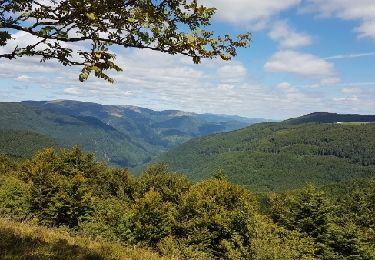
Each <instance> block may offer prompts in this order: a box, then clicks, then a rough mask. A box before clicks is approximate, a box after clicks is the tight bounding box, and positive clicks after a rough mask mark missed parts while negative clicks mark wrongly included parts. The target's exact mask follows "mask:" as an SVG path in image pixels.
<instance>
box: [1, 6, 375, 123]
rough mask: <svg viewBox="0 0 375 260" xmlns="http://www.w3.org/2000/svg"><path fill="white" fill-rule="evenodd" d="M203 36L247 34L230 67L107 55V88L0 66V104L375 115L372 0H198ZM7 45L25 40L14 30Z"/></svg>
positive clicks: (149, 54) (28, 67)
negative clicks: (114, 65)
mask: <svg viewBox="0 0 375 260" xmlns="http://www.w3.org/2000/svg"><path fill="white" fill-rule="evenodd" d="M198 2H201V3H202V4H205V5H209V6H215V7H216V8H217V13H216V14H215V16H214V18H213V20H212V25H211V27H210V29H211V30H213V31H215V32H216V33H219V34H226V33H229V34H231V35H236V34H240V33H244V32H247V31H249V32H251V33H252V43H251V45H250V47H249V48H246V49H241V50H239V51H238V56H237V57H235V58H234V59H233V60H232V61H230V62H224V61H221V60H219V59H214V60H204V61H203V62H202V63H201V64H199V65H195V64H193V62H192V61H191V60H190V59H189V58H187V57H184V56H180V55H174V56H170V55H166V54H161V53H158V52H153V51H149V50H138V49H116V52H117V62H118V63H119V64H120V66H121V67H122V68H123V69H124V71H123V72H119V73H116V74H113V76H114V78H115V80H116V82H115V83H114V84H109V83H106V82H104V81H103V80H97V79H95V78H93V77H92V78H90V79H89V81H87V82H85V83H81V82H79V81H78V74H79V68H74V67H64V66H62V65H59V64H57V63H55V62H50V61H49V62H46V63H40V62H39V59H37V58H21V59H18V60H13V61H8V60H5V59H1V60H0V101H22V100H54V99H71V100H79V101H90V102H97V103H101V104H113V105H135V106H141V107H146V108H151V109H155V110H166V109H178V110H183V111H189V112H197V113H216V114H231V115H241V116H246V117H264V118H270V119H286V118H290V117H296V116H300V115H303V114H308V113H312V112H317V111H319V112H321V111H326V112H336V113H356V114H374V113H375V70H374V68H375V0H356V1H353V0H283V1H280V0H262V1H259V0H230V1H228V0H215V1H214V0H211V1H210V0H201V1H198ZM13 38H14V39H13V40H12V42H11V43H10V44H9V45H7V46H4V47H0V53H5V52H6V51H7V50H9V48H10V47H11V46H15V45H17V44H18V45H19V46H22V44H23V45H25V44H26V43H28V42H30V37H29V35H27V34H26V33H20V32H17V33H15V34H14V35H13Z"/></svg>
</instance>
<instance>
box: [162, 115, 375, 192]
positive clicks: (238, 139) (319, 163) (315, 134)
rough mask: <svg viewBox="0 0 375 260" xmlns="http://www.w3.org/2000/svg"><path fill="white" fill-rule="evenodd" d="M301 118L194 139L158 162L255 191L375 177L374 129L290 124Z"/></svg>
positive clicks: (196, 177) (193, 175) (368, 126)
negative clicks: (220, 175)
mask: <svg viewBox="0 0 375 260" xmlns="http://www.w3.org/2000/svg"><path fill="white" fill-rule="evenodd" d="M331 116H332V115H330V116H329V117H331ZM349 117H350V121H351V122H353V120H354V122H355V118H354V117H352V116H349ZM304 118H306V117H302V118H301V119H294V120H293V122H294V123H293V124H291V120H286V121H284V122H281V123H261V124H256V125H253V126H250V127H248V128H245V129H240V130H237V131H232V132H229V133H221V134H216V135H210V136H206V137H201V138H195V139H192V140H190V141H188V142H186V143H185V144H183V145H180V146H178V147H176V148H175V149H172V150H171V151H169V152H167V153H165V154H163V155H162V156H161V157H160V158H159V159H158V161H164V162H167V163H168V164H169V165H170V167H171V169H172V170H174V171H178V172H182V173H185V174H187V175H188V176H189V177H191V178H192V179H194V180H202V179H205V178H208V177H209V176H210V175H212V174H217V173H224V174H226V175H227V177H228V179H229V180H230V181H233V182H235V183H238V184H241V185H245V186H246V187H248V188H250V189H251V190H256V191H281V190H289V189H295V188H299V187H302V186H304V185H305V184H306V183H309V182H311V183H315V184H318V185H325V184H328V183H335V182H339V181H343V180H348V179H355V178H369V177H375V124H373V123H371V124H360V123H353V124H352V123H350V124H349V123H348V124H337V123H324V124H322V123H309V124H299V125H296V124H295V122H296V121H298V120H300V121H304ZM335 118H336V119H339V118H340V119H343V118H345V116H341V115H339V116H336V117H335ZM348 120H349V119H348ZM366 120H369V117H367V118H366Z"/></svg>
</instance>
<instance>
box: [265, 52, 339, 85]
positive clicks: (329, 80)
mask: <svg viewBox="0 0 375 260" xmlns="http://www.w3.org/2000/svg"><path fill="white" fill-rule="evenodd" d="M264 68H265V69H266V71H269V72H284V73H292V74H296V75H300V76H307V77H309V78H312V79H318V80H319V81H320V83H321V84H335V83H338V82H339V81H340V79H339V77H338V76H337V72H336V70H335V67H334V65H333V64H332V63H329V62H327V61H326V60H324V59H321V58H319V57H317V56H314V55H311V54H306V53H301V52H296V51H289V50H287V51H279V52H277V53H275V54H274V55H273V56H272V57H271V58H270V59H269V60H268V61H267V62H266V64H265V65H264Z"/></svg>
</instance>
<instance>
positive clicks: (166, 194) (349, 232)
mask: <svg viewBox="0 0 375 260" xmlns="http://www.w3.org/2000/svg"><path fill="white" fill-rule="evenodd" d="M3 161H5V162H6V161H10V162H11V161H12V160H11V159H6V158H5V157H4V160H3ZM13 164H15V166H14V168H13V169H12V171H11V172H8V173H7V174H3V175H1V176H0V181H1V182H0V214H1V216H2V217H3V218H4V217H6V218H10V219H13V220H12V221H9V220H6V221H5V224H4V220H3V219H2V218H0V235H1V236H2V237H5V238H6V240H5V241H4V240H0V249H1V253H0V257H3V255H5V256H8V257H13V258H15V257H16V256H20V255H22V256H25V257H26V256H28V254H29V253H30V252H31V251H33V252H36V253H35V254H36V255H38V256H39V255H44V254H49V256H56V258H59V257H61V256H62V255H64V256H72V257H73V258H74V257H75V256H76V255H77V257H78V256H79V257H84V256H85V257H94V258H95V259H118V258H123V256H124V252H123V250H125V251H126V250H129V249H127V247H124V246H120V245H119V244H118V243H122V244H127V245H132V246H134V247H137V246H141V247H142V248H151V249H152V250H155V251H157V252H158V253H159V254H160V255H162V256H165V257H167V258H168V259H259V260H263V259H271V260H273V259H274V260H276V259H285V260H287V259H305V260H308V259H309V260H311V259H374V257H375V251H374V248H375V233H374V231H373V230H374V224H375V223H374V218H373V213H374V210H375V208H374V201H375V197H374V191H375V189H374V187H375V186H374V183H375V182H374V181H373V180H371V181H369V180H361V181H357V182H354V181H352V182H347V183H341V184H340V185H334V186H332V185H331V186H328V187H325V188H324V190H322V189H318V188H316V187H314V186H311V185H310V186H307V187H305V188H304V189H301V190H294V191H290V192H287V193H273V194H263V195H262V196H258V194H255V193H253V192H251V191H249V190H247V189H246V188H244V187H241V186H238V185H236V184H232V183H230V182H228V181H227V180H226V179H225V178H221V177H220V176H216V177H212V178H210V179H207V180H205V181H201V182H198V183H192V182H191V181H189V180H188V179H187V178H186V177H185V176H181V175H178V174H176V173H172V172H170V171H169V170H168V168H167V167H166V165H165V164H158V165H153V166H151V167H150V168H148V169H147V170H146V171H145V172H144V173H143V174H142V175H141V176H138V177H133V176H131V175H130V174H129V172H128V171H127V170H126V169H119V168H110V167H108V166H106V165H104V164H103V163H100V162H97V161H95V158H94V156H93V155H92V154H86V153H84V152H82V151H81V150H80V149H79V148H78V147H74V148H72V149H70V150H60V151H55V150H53V149H51V148H50V149H45V150H43V151H41V152H39V153H38V154H36V155H35V156H34V157H33V158H32V159H30V160H27V161H25V162H13ZM260 198H261V199H262V201H260ZM260 203H262V207H260ZM14 220H22V221H25V220H29V221H32V222H34V223H37V224H44V225H48V226H49V228H50V229H45V228H43V227H42V228H40V227H38V228H39V229H40V231H39V232H38V233H37V234H36V233H35V230H36V227H34V226H33V225H31V224H19V223H16V222H14ZM7 225H8V226H7ZM21 226H22V227H21ZM21 228H22V229H24V230H21ZM56 228H57V229H56ZM61 232H64V233H61ZM68 233H74V234H76V235H77V234H78V235H79V236H78V237H71V236H70V235H68ZM7 241H8V242H7ZM57 241H60V242H57ZM93 241H95V242H93ZM104 241H106V242H104ZM13 243H16V244H19V251H15V246H14V244H13ZM73 248H75V249H74V250H73ZM103 250H104V251H103ZM17 252H18V253H17ZM62 252H64V253H62ZM104 252H107V253H104ZM121 252H122V253H121ZM127 252H129V254H130V255H131V256H133V253H134V254H135V255H134V257H140V259H143V258H142V257H143V256H142V255H141V256H140V255H138V253H140V254H146V255H147V257H154V256H155V255H154V254H153V253H152V252H151V251H149V250H138V249H135V251H132V250H130V251H127ZM1 254H3V255H1ZM146 255H145V257H146ZM129 257H130V256H129Z"/></svg>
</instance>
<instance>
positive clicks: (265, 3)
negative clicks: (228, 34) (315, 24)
mask: <svg viewBox="0 0 375 260" xmlns="http://www.w3.org/2000/svg"><path fill="white" fill-rule="evenodd" d="M299 2H300V0H283V1H280V0H262V1H257V0H231V1H228V0H215V1H213V0H202V1H201V3H203V4H205V5H206V6H214V7H216V8H217V18H218V19H219V20H221V21H224V22H230V23H233V24H237V25H238V24H247V25H253V27H254V25H255V27H257V28H261V27H263V26H264V25H265V22H266V21H268V20H269V19H270V18H271V17H272V16H274V15H277V14H278V13H280V12H282V11H285V10H287V9H289V8H291V7H293V6H296V5H297V4H299Z"/></svg>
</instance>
